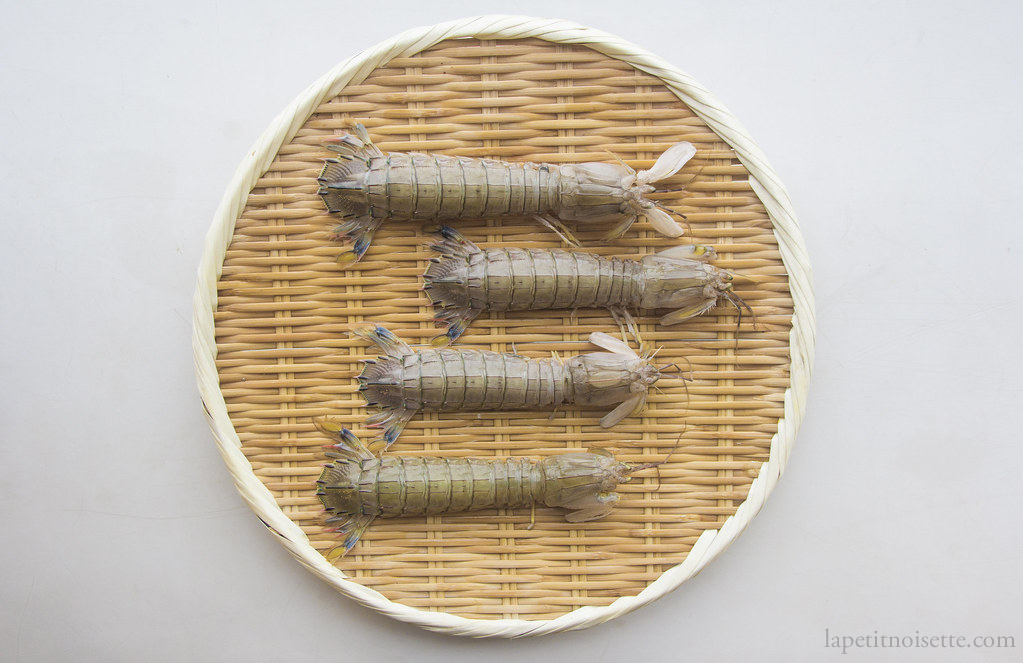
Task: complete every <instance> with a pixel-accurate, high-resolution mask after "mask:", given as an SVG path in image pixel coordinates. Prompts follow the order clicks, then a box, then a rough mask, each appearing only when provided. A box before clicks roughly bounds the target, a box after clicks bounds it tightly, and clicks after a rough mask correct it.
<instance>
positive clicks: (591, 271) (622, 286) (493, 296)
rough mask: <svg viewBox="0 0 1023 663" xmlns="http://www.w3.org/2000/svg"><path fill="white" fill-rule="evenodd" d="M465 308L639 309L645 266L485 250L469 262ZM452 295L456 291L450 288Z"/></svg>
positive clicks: (545, 252) (553, 252) (552, 252)
mask: <svg viewBox="0 0 1023 663" xmlns="http://www.w3.org/2000/svg"><path fill="white" fill-rule="evenodd" d="M464 270H465V278H464V279H461V282H460V283H457V284H456V285H455V287H457V286H461V287H462V288H464V297H465V303H466V304H468V305H469V306H471V307H472V308H476V309H486V308H490V309H491V310H494V311H528V310H538V309H556V308H576V307H580V308H583V307H593V306H609V307H610V306H635V305H636V304H638V303H639V299H640V297H641V296H642V292H643V290H642V288H643V284H642V276H643V274H642V267H641V266H640V264H639V263H638V262H636V261H635V260H620V259H618V258H603V257H601V256H598V255H594V254H592V253H582V252H574V251H562V250H560V249H515V248H499V249H486V250H484V251H483V252H481V253H477V254H474V255H472V256H470V257H469V260H468V261H467V264H465V267H464ZM445 287H446V289H447V293H451V294H453V293H452V290H453V289H454V288H453V286H452V285H451V284H445Z"/></svg>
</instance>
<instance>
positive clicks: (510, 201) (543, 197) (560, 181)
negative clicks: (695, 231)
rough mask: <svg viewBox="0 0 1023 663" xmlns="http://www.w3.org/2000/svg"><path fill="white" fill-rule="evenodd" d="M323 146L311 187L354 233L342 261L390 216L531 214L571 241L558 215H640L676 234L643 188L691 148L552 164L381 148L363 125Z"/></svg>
mask: <svg viewBox="0 0 1023 663" xmlns="http://www.w3.org/2000/svg"><path fill="white" fill-rule="evenodd" d="M325 146H326V147H327V149H329V150H331V151H333V152H334V153H335V154H336V155H337V156H336V157H335V158H332V159H327V160H326V163H325V164H324V166H323V170H322V171H321V172H320V176H319V178H318V180H317V181H318V182H319V185H320V186H319V190H318V192H317V193H319V195H320V196H321V197H322V198H323V202H324V204H325V205H326V206H327V210H328V211H330V212H332V213H336V214H339V215H341V217H342V222H341V224H340V225H338V227H337V228H336V229H335V232H336V233H337V234H338V235H339V236H344V237H348V238H349V239H351V240H352V241H353V244H352V247H351V250H350V251H348V252H346V253H343V254H342V255H341V257H340V258H339V259H338V260H339V262H341V263H342V264H352V263H354V262H356V261H358V260H359V259H361V258H362V256H363V255H364V254H365V253H366V250H367V249H368V248H369V245H370V242H371V241H372V239H373V234H374V233H375V232H376V230H377V228H379V227H380V224H381V223H382V222H383V221H384V219H388V218H390V219H393V220H396V221H409V220H432V221H445V220H453V219H467V218H491V217H508V216H517V217H532V218H534V219H537V220H538V221H540V222H541V223H543V224H544V225H546V226H547V227H549V228H551V229H552V230H554V231H555V232H556V233H558V234H559V235H560V236H561V237H562V238H563V239H566V241H569V243H572V244H575V243H576V242H575V240H574V239H573V238H572V235H571V232H569V231H568V229H567V228H565V226H564V225H563V224H562V223H561V222H562V221H574V222H578V223H584V224H599V223H607V224H613V225H612V227H611V229H610V230H609V231H608V233H607V236H606V237H607V238H609V239H612V238H617V237H621V236H622V235H623V234H625V232H626V231H627V230H628V229H629V227H630V226H631V225H632V224H633V223H634V222H635V221H636V220H637V219H638V218H639V217H641V216H642V217H645V218H646V219H647V220H649V222H650V223H651V225H652V226H653V227H654V229H655V230H657V232H659V233H661V234H663V235H667V236H669V237H678V236H679V235H681V234H682V228H681V227H680V226H679V225H678V223H677V222H676V221H674V220H673V219H672V218H671V216H670V214H671V213H675V212H673V210H671V209H670V208H668V207H665V206H664V205H662V204H661V203H658V202H656V201H654V200H650V199H648V198H646V197H645V196H646V194H649V193H652V192H653V191H654V190H655V187H654V186H653V183H654V182H657V181H659V180H663V179H665V178H668V177H671V176H672V175H674V174H675V173H677V172H678V171H679V169H681V168H682V166H683V165H685V163H686V162H687V161H689V160H690V159H691V158H692V157H693V156H694V155H695V154H696V148H695V147H693V145H692V144H691V143H687V142H681V143H676V144H674V145H672V146H671V147H669V148H668V149H667V150H666V151H665V152H664V153H663V154H662V155H661V156H660V158H658V159H657V161H656V162H655V163H654V165H653V167H652V168H650V169H649V170H641V171H639V172H636V171H635V170H633V169H632V168H631V167H630V166H628V165H627V164H626V163H624V162H622V161H619V162H618V163H603V162H588V163H577V164H560V165H558V164H548V163H530V162H521V163H512V162H507V161H497V160H493V159H472V158H468V157H452V156H444V155H437V154H419V153H415V152H411V153H403V152H382V151H381V150H380V148H378V147H377V146H376V145H374V144H373V141H372V140H370V137H369V133H368V132H367V131H366V128H365V127H363V126H362V125H361V124H357V125H355V133H354V134H344V135H341V136H338V137H336V138H334V139H331V140H330V141H328V142H327V143H326V144H325Z"/></svg>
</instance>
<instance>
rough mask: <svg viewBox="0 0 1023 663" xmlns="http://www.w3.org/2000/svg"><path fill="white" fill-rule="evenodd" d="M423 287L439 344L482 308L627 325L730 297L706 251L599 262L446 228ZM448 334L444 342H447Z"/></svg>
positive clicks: (675, 318)
mask: <svg viewBox="0 0 1023 663" xmlns="http://www.w3.org/2000/svg"><path fill="white" fill-rule="evenodd" d="M439 235H440V239H439V241H437V242H436V243H435V244H433V245H432V248H433V249H434V250H436V251H438V252H440V254H441V256H440V257H438V258H433V259H432V260H431V262H430V265H429V266H428V267H427V268H426V273H425V274H424V275H423V278H424V280H425V285H424V286H423V289H424V290H426V293H427V294H428V295H429V297H430V300H431V301H432V302H433V303H434V304H435V305H437V306H439V307H440V310H439V311H438V313H437V316H436V320H437V321H438V322H442V323H444V324H446V325H448V329H447V332H446V333H445V334H444V335H442V336H438V337H437V341H439V342H441V343H443V342H444V341H445V340H448V339H449V340H452V341H453V340H455V339H456V338H458V337H459V336H460V335H461V334H462V332H463V331H465V328H466V327H467V326H468V325H469V323H470V322H472V320H473V319H474V318H475V317H476V316H477V315H479V314H480V312H482V311H486V310H490V311H535V310H541V309H562V308H572V309H574V308H584V307H606V308H607V309H609V310H610V311H611V313H612V314H613V315H614V316H615V318H616V319H618V318H621V319H625V320H628V321H631V316H630V315H629V312H628V311H629V309H645V310H656V309H674V310H673V311H671V312H670V313H667V314H666V315H664V316H663V317H662V318H661V319H660V323H661V324H662V325H674V324H678V323H680V322H683V321H684V320H688V319H690V318H693V317H696V316H698V315H701V314H703V313H706V312H707V311H709V310H710V309H712V308H714V306H716V305H717V304H718V302H719V301H720V300H721V299H727V300H728V301H730V302H731V303H732V304H734V305H735V306H736V307H738V306H739V305H740V304H741V305H742V306H745V307H746V308H749V307H748V305H747V304H746V302H744V301H742V299H740V298H739V296H738V295H736V294H735V293H734V292H732V278H733V277H732V275H731V274H730V273H728V272H726V271H725V270H723V269H718V268H717V267H715V266H713V265H711V264H709V261H710V260H711V259H712V258H714V256H715V255H716V254H715V252H714V249H713V247H709V246H674V247H672V248H670V249H666V250H664V251H661V252H659V253H653V254H650V255H646V256H643V257H642V258H640V259H639V260H631V259H624V260H623V259H619V258H604V257H602V256H599V255H596V254H593V253H584V252H581V251H564V250H562V249H519V248H507V247H502V248H492V249H480V248H479V247H477V246H476V245H475V244H473V243H472V242H470V241H469V240H467V239H465V238H464V237H462V235H461V234H460V233H459V232H458V231H456V230H454V229H452V228H448V227H446V226H445V227H441V228H440V230H439ZM445 337H446V338H445Z"/></svg>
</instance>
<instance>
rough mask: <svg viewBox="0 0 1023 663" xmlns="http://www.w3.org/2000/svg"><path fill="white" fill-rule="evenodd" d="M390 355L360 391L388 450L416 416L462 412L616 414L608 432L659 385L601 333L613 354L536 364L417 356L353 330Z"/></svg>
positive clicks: (382, 334)
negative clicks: (571, 407)
mask: <svg viewBox="0 0 1023 663" xmlns="http://www.w3.org/2000/svg"><path fill="white" fill-rule="evenodd" d="M352 331H353V332H354V333H355V334H357V335H358V336H360V337H362V338H365V339H367V340H369V341H372V342H373V343H376V344H377V345H378V346H379V347H380V348H381V349H382V350H383V352H384V354H383V355H382V356H380V357H378V358H377V359H369V360H366V365H365V367H364V368H363V370H362V373H361V374H360V375H359V391H361V392H362V394H363V396H364V397H365V398H366V401H367V403H368V404H370V405H377V406H379V407H380V408H382V410H383V411H382V412H380V413H378V414H376V415H373V416H372V417H370V418H369V419H368V420H367V422H366V423H367V425H368V426H371V427H374V428H382V429H383V431H384V439H385V441H386V444H387V446H390V445H391V444H392V443H393V442H394V441H395V440H396V439H397V438H398V435H399V434H400V433H401V431H402V429H403V428H404V427H405V425H406V424H407V423H408V422H409V420H410V419H411V418H412V416H413V415H414V414H415V413H416V411H418V410H428V411H434V412H460V411H480V410H523V409H542V408H553V407H557V406H559V405H562V404H577V405H582V406H598V407H599V406H608V405H615V406H616V407H615V408H614V409H612V410H611V411H610V412H608V413H607V414H606V415H604V417H603V418H602V419H601V420H600V425H601V426H603V427H605V428H609V427H611V426H614V425H615V424H617V423H618V422H619V421H621V420H622V419H624V418H625V417H627V416H629V415H630V414H633V413H634V412H638V411H639V410H640V409H642V407H643V405H644V403H645V402H646V397H647V391H648V390H649V388H650V385H652V384H654V383H655V382H657V380H658V379H659V378H660V376H661V374H660V371H659V370H658V369H657V368H656V367H655V366H654V365H653V364H652V363H651V359H652V357H653V354H654V353H653V352H644V353H643V354H642V355H641V354H638V353H637V352H636V351H635V350H633V349H632V348H630V347H629V346H628V345H627V344H626V343H624V342H623V341H620V340H618V339H616V338H614V337H613V336H609V335H607V334H604V333H602V332H594V333H592V334H590V338H589V340H590V342H591V343H593V344H594V345H597V346H599V347H601V348H604V349H605V350H607V351H608V352H590V353H586V354H580V355H576V356H574V357H568V358H566V359H562V358H560V357H558V356H557V355H555V356H553V357H548V358H544V359H531V358H529V357H524V356H522V355H518V354H508V353H500V352H492V351H490V350H473V349H454V348H432V347H431V348H422V349H419V350H413V349H412V348H411V347H409V346H408V344H406V343H405V342H404V341H402V340H401V339H399V338H398V337H397V336H395V335H394V334H392V333H391V332H390V331H388V330H387V329H385V328H383V327H380V326H375V325H372V324H362V325H358V326H356V327H354V328H353V330H352Z"/></svg>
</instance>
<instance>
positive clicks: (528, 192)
mask: <svg viewBox="0 0 1023 663" xmlns="http://www.w3.org/2000/svg"><path fill="white" fill-rule="evenodd" d="M365 182H366V190H367V194H368V202H369V206H370V207H371V208H372V209H374V216H389V217H393V218H399V219H458V218H480V217H489V216H503V215H515V216H522V215H530V214H538V213H540V212H544V211H549V212H553V213H555V214H556V213H557V212H558V210H559V207H560V205H559V186H560V184H559V182H560V177H559V174H558V171H557V168H556V167H552V166H548V165H547V164H535V163H508V162H505V161H494V160H489V159H469V158H465V157H448V156H441V155H430V154H415V153H411V154H404V153H400V152H391V153H388V154H385V155H384V156H382V157H375V158H373V159H372V160H371V162H370V167H369V170H368V172H367V173H366V181H365Z"/></svg>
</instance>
